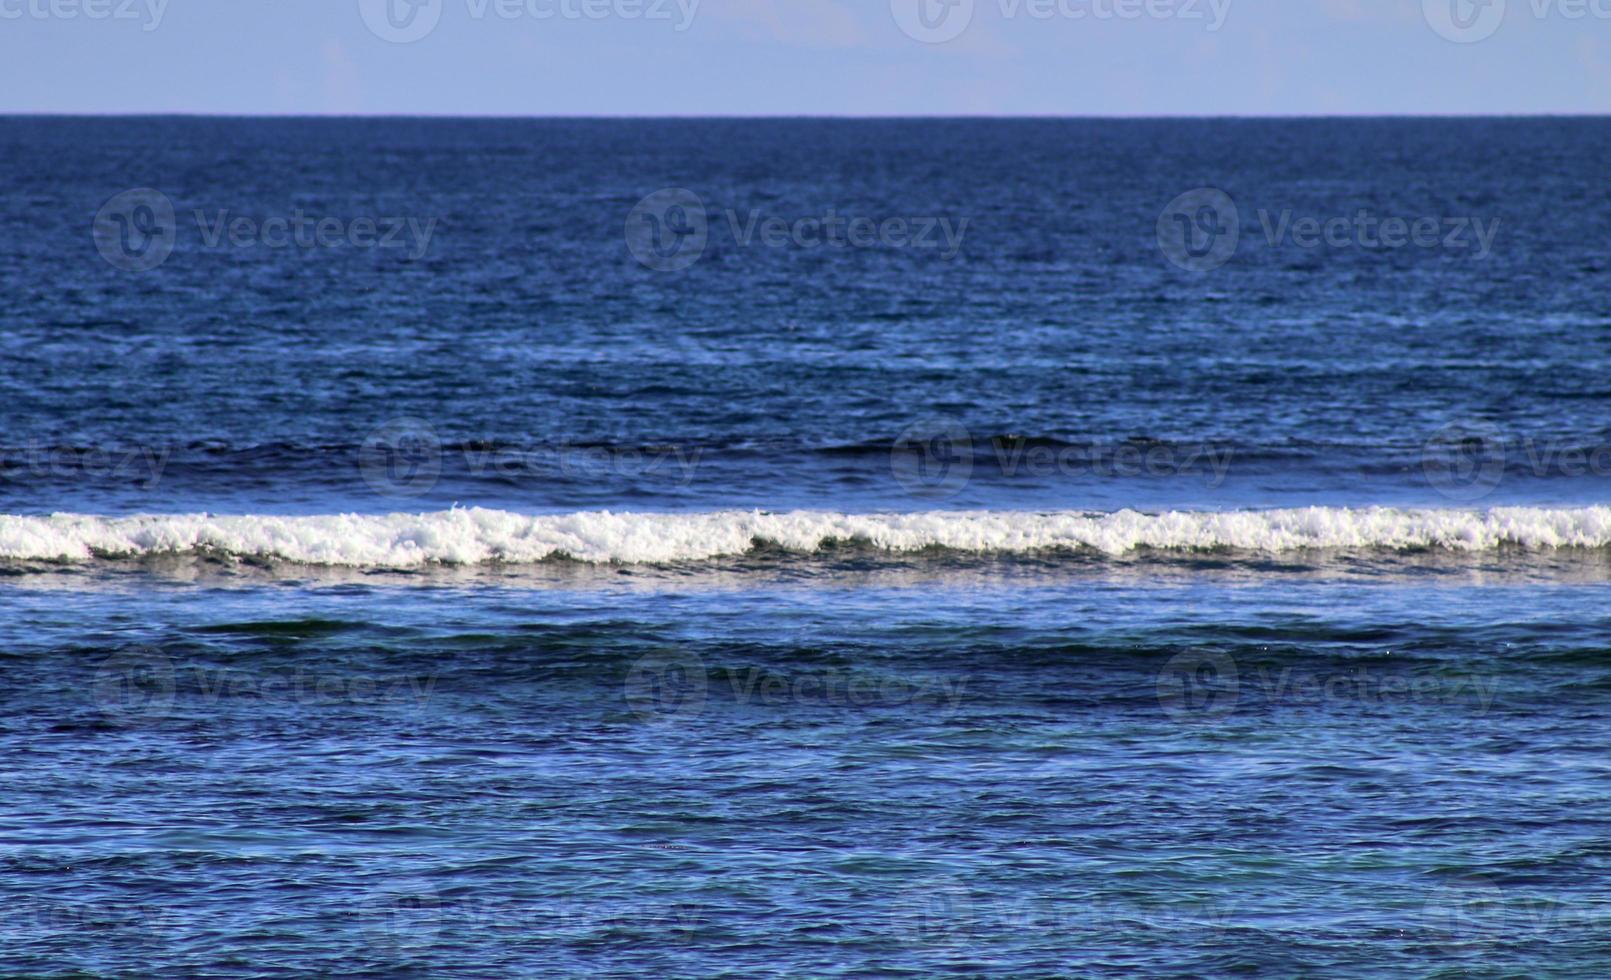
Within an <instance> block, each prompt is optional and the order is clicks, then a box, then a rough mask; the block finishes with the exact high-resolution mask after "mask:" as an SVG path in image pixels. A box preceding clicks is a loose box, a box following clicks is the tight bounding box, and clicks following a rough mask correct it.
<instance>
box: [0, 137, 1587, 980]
mask: <svg viewBox="0 0 1611 980" xmlns="http://www.w3.org/2000/svg"><path fill="white" fill-rule="evenodd" d="M1608 155H1611V124H1608V123H1607V122H1606V121H1604V120H1598V119H1549V120H1542V119H1540V120H1528V119H1505V120H1499V119H1494V120H1480V119H1478V120H1434V119H1426V120H1368V119H1361V120H1346V121H1344V120H1290V121H1235V120H1214V121H1184V120H1174V121H1163V120H1160V121H1126V122H1121V121H1106V122H1103V121H1079V120H1045V121H1031V120H1016V121H1014V120H1003V121H985V120H923V121H918V120H911V121H880V122H872V121H865V122H852V121H813V120H772V121H768V120H752V121H722V120H664V121H643V120H639V121H633V120H617V121H494V120H487V121H454V120H324V121H309V120H272V121H271V120H228V119H158V118H151V119H142V118H125V119H115V120H113V119H50V118H5V119H0V364H3V368H4V370H3V371H0V383H3V384H4V386H5V387H4V396H5V397H4V398H3V400H0V423H3V425H0V661H3V663H4V666H5V669H6V671H5V672H6V680H7V683H6V684H5V685H4V688H3V690H4V693H3V698H4V701H3V705H4V709H5V710H4V711H3V712H0V751H3V754H4V758H5V759H6V764H5V765H4V766H3V767H0V974H6V975H13V974H16V975H47V976H131V975H164V976H283V975H291V974H328V973H338V972H339V973H341V974H345V975H350V976H354V977H367V976H374V977H383V976H407V975H439V974H440V975H465V976H494V975H510V974H512V975H558V976H568V975H574V976H629V975H630V976H637V975H663V976H711V975H732V976H739V975H742V976H751V975H761V976H819V975H828V976H834V975H842V976H872V975H878V976H903V975H911V976H927V975H934V974H947V973H957V974H961V973H967V974H977V973H989V974H995V975H1003V976H1093V975H1118V974H1121V973H1122V974H1132V973H1141V974H1143V975H1178V976H1201V975H1218V974H1224V973H1239V974H1244V975H1258V976H1262V975H1269V976H1291V975H1342V976H1350V975H1358V976H1379V975H1396V976H1417V977H1419V976H1465V975H1472V976H1482V975H1494V976H1500V975H1516V974H1526V975H1560V976H1584V975H1595V974H1597V973H1603V972H1605V971H1606V970H1607V969H1611V889H1607V888H1606V887H1605V885H1604V880H1605V876H1606V873H1607V871H1608V870H1611V843H1608V841H1611V758H1608V756H1607V753H1606V733H1607V732H1608V731H1611V592H1608V584H1611V484H1608V478H1611V409H1608V405H1611V382H1608V381H1607V379H1608V378H1611V317H1608V314H1607V310H1606V298H1607V295H1608V292H1607V288H1606V282H1607V280H1606V277H1607V274H1608V269H1607V260H1606V257H1605V248H1604V241H1605V234H1606V229H1607V228H1611V187H1608V186H1607V185H1606V184H1605V182H1604V175H1603V171H1604V164H1603V161H1604V160H1605V159H1606V158H1607V156H1608Z"/></svg>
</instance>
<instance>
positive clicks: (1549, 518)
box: [0, 507, 1611, 568]
mask: <svg viewBox="0 0 1611 980" xmlns="http://www.w3.org/2000/svg"><path fill="white" fill-rule="evenodd" d="M835 542H855V543H858V544H861V545H863V546H867V547H871V548H875V549H879V550H884V551H889V552H914V551H921V550H925V549H945V550H952V551H959V552H973V553H991V552H996V553H1028V552H1037V551H1051V550H1057V549H1071V550H1084V551H1095V552H1100V553H1103V554H1108V555H1123V554H1126V553H1129V552H1134V551H1137V550H1142V549H1155V550H1166V551H1200V550H1241V551H1255V552H1273V553H1279V552H1290V551H1302V550H1310V549H1332V550H1337V549H1342V550H1384V549H1386V550H1409V549H1442V550H1448V551H1459V552H1483V551H1493V550H1497V549H1499V548H1502V547H1506V546H1513V547H1519V548H1527V549H1558V548H1605V547H1608V546H1611V507H1584V508H1576V509H1548V508H1534V507H1509V508H1496V509H1494V510H1489V511H1469V510H1399V509H1391V508H1381V507H1375V508H1365V509H1350V508H1337V507H1309V508H1303V509H1293V510H1268V511H1226V512H1213V511H1201V512H1170V513H1163V514H1142V513H1137V512H1135V511H1129V510H1126V511H1119V512H1117V513H1109V514H1091V513H1080V512H1060V513H1028V512H1003V511H975V512H952V511H944V512H928V513H911V514H838V513H828V512H821V511H798V512H793V513H766V512H761V511H717V512H710V513H697V514H617V513H610V512H605V511H598V512H583V513H573V514H556V515H546V516H529V515H522V514H516V513H511V512H508V511H498V510H484V509H480V508H470V509H454V510H450V511H442V512H437V513H428V514H392V515H386V516H379V515H340V516H328V517H284V516H268V515H242V516H214V515H205V514H195V515H141V516H134V517H115V518H112V517H95V516H86V515H73V514H57V515H53V516H50V517H12V516H6V517H0V558H4V559H10V560H42V561H63V562H82V561H89V560H92V559H95V558H115V557H139V556H145V555H160V554H186V553H192V554H202V553H211V554H224V555H231V556H236V557H243V558H263V559H277V560H282V561H287V562H294V563H301V564H311V565H338V566H348V567H375V568H397V567H412V566H421V565H432V564H449V565H477V564H488V563H497V562H504V563H515V564H519V563H534V562H541V561H546V560H551V559H561V558H570V559H574V560H579V561H585V562H601V563H602V562H619V563H624V564H644V563H666V562H679V561H699V560H704V559H710V558H719V557H724V556H736V555H742V554H744V553H746V552H748V551H751V550H753V549H754V548H755V547H756V546H757V544H758V543H760V544H764V545H770V546H772V547H775V548H781V549H784V550H787V551H791V552H799V553H810V552H814V551H818V550H820V549H822V548H823V547H825V546H828V545H831V544H833V543H835Z"/></svg>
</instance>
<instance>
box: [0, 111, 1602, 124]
mask: <svg viewBox="0 0 1611 980" xmlns="http://www.w3.org/2000/svg"><path fill="white" fill-rule="evenodd" d="M0 118H24V119H309V120H313V119H330V120H340V119H378V120H384V119H395V120H404V119H412V120H419V119H430V120H487V121H531V122H540V121H632V122H638V121H660V120H664V121H668V122H676V121H728V120H732V121H742V120H755V121H767V120H773V121H781V120H823V121H846V122H863V121H865V122H878V121H898V120H936V121H945V120H958V121H961V120H966V121H985V120H1003V121H1013V120H1023V121H1058V120H1067V121H1103V122H1126V121H1135V122H1148V121H1175V120H1202V121H1208V120H1229V121H1243V120H1247V121H1258V120H1291V121H1300V120H1317V121H1321V120H1337V119H1360V120H1363V119H1403V120H1417V119H1427V120H1430V119H1611V112H1493V113H1488V112H1441V113H1440V112H1428V113H1418V112H1383V113H1376V112H1342V113H1266V114H1248V113H1234V112H1230V113H1156V114H1152V113H1146V114H1102V113H1093V114H1062V113H1023V114H1015V113H1000V114H991V115H985V114H974V113H916V114H898V113H894V114H888V115H870V114H869V115H850V114H842V113H742V114H732V113H687V114H674V115H673V114H655V115H649V114H635V113H550V114H529V115H528V114H510V113H408V112H376V113H351V112H188V111H150V112H148V111H129V112H121V111H114V112H58V111H47V110H32V109H23V110H12V109H0Z"/></svg>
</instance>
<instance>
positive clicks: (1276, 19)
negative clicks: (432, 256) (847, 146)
mask: <svg viewBox="0 0 1611 980" xmlns="http://www.w3.org/2000/svg"><path fill="white" fill-rule="evenodd" d="M0 111H5V112H202V113H244V114H257V113H271V114H285V113H312V114H325V113H342V114H345V113H359V114H393V113H419V114H429V115H444V114H469V115H792V114H811V115H874V116H878V115H947V114H976V115H1118V116H1125V115H1217V114H1240V115H1293V114H1376V113H1382V114H1404V113H1440V114H1441V113H1448V114H1471V113H1602V112H1611V0H0Z"/></svg>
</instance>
